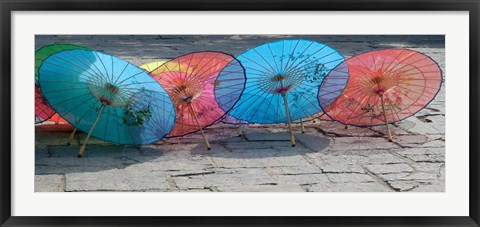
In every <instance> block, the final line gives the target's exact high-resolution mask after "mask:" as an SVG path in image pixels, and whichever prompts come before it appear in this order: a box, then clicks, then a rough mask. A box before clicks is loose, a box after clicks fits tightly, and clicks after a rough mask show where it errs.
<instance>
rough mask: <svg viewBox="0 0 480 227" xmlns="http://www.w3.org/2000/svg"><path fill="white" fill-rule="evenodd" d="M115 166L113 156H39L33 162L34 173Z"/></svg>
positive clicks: (90, 169)
mask: <svg viewBox="0 0 480 227" xmlns="http://www.w3.org/2000/svg"><path fill="white" fill-rule="evenodd" d="M116 168H118V166H117V164H116V162H115V158H114V157H84V158H76V157H75V158H73V157H71V158H41V159H37V160H36V162H35V174H63V173H82V172H97V171H101V170H108V169H116Z"/></svg>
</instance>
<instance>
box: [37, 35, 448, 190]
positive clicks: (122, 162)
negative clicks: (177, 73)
mask: <svg viewBox="0 0 480 227" xmlns="http://www.w3.org/2000/svg"><path fill="white" fill-rule="evenodd" d="M304 37H305V38H308V39H312V40H319V41H321V42H323V43H325V44H327V45H330V46H332V47H334V48H336V49H337V50H339V51H340V53H342V54H344V55H345V56H346V57H350V56H352V55H354V54H360V53H362V52H365V51H370V50H374V49H384V48H395V47H397V48H398V47H402V48H409V49H413V50H417V51H421V52H422V53H425V54H427V55H429V56H430V57H432V58H433V59H434V60H435V61H437V62H438V63H439V65H440V67H441V68H442V70H443V71H444V65H445V62H444V42H443V37H441V36H317V37H309V36H304ZM277 38H279V37H278V36H269V37H265V36H262V37H260V36H190V37H173V36H140V37H138V36H119V37H116V36H37V37H36V41H37V42H36V48H40V47H41V46H43V45H45V44H51V43H72V44H78V45H83V46H86V47H90V48H93V49H96V50H99V51H104V52H107V53H111V54H114V55H117V56H119V57H121V58H124V59H126V60H128V61H130V62H132V63H134V64H138V65H140V64H143V63H148V62H151V61H155V60H158V59H171V58H173V57H175V56H177V55H181V54H186V53H188V52H191V51H201V50H219V51H224V52H227V53H231V54H234V55H235V54H239V53H241V52H243V51H244V50H246V49H248V48H250V47H253V46H255V45H258V44H261V43H264V42H268V41H270V40H274V39H277ZM444 100H445V92H444V87H442V90H441V91H440V92H439V94H438V95H437V97H436V98H435V100H434V101H433V102H431V103H430V104H429V105H428V106H427V108H425V109H424V110H422V111H420V112H419V113H417V114H416V115H415V116H413V117H410V118H407V119H406V120H403V121H401V122H399V123H398V125H397V127H393V126H392V129H393V131H392V133H393V135H394V142H393V143H389V142H388V141H387V140H386V139H385V127H371V128H357V127H349V128H348V129H344V126H343V125H341V124H338V123H335V122H329V121H323V120H318V119H317V120H315V121H310V122H308V123H305V133H304V134H302V133H301V132H300V126H299V125H298V124H297V125H295V126H294V130H295V137H296V139H297V147H291V146H290V142H289V139H288V134H287V133H286V131H287V127H286V125H284V124H278V125H256V124H253V125H249V126H247V127H246V128H245V134H243V135H241V136H239V134H238V128H237V126H233V125H226V124H217V125H214V126H212V127H209V128H207V129H206V130H205V131H206V134H207V136H208V137H209V139H210V141H211V143H212V149H211V150H206V149H205V146H204V144H203V140H202V138H201V137H200V135H199V134H192V135H189V136H185V137H181V138H175V139H169V140H163V141H161V142H159V143H157V144H153V145H148V146H140V147H134V146H118V145H113V144H110V143H106V142H103V141H101V140H98V139H94V138H93V139H91V140H90V141H91V142H90V143H89V144H90V145H89V146H88V148H87V151H86V155H85V156H84V157H83V158H77V157H76V153H77V151H78V149H79V148H80V144H81V143H82V142H83V140H84V139H85V137H86V136H85V134H83V133H78V134H77V135H76V136H75V139H74V143H73V144H72V145H71V146H67V145H66V141H67V138H68V136H69V134H70V132H71V130H72V128H69V127H67V126H62V125H48V124H44V125H41V126H37V127H36V134H35V137H36V138H35V139H36V145H35V147H36V150H35V191H37V192H44V191H54V192H64V191H65V192H82V191H169V192H171V191H174V192H184V191H189V192H190V191H191V192H203V191H205V192H212V191H213V192H217V191H218V192H232V191H249V192H250V191H252V192H257V191H258V192H263V191H268V192H276V191H280V192H443V191H445V102H444Z"/></svg>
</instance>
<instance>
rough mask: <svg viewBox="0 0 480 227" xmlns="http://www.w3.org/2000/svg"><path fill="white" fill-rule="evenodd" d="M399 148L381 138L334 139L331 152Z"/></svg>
mask: <svg viewBox="0 0 480 227" xmlns="http://www.w3.org/2000/svg"><path fill="white" fill-rule="evenodd" d="M394 148H399V146H398V145H396V144H395V143H390V142H388V141H387V139H386V138H381V137H367V136H360V137H335V138H334V139H333V146H332V147H331V150H333V151H337V150H340V151H342V150H375V149H377V150H386V149H394Z"/></svg>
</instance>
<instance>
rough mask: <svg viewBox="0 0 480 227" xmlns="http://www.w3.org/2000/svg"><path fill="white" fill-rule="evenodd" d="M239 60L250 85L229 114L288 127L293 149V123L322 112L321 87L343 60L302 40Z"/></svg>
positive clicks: (251, 52)
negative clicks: (318, 96) (319, 89)
mask: <svg viewBox="0 0 480 227" xmlns="http://www.w3.org/2000/svg"><path fill="white" fill-rule="evenodd" d="M237 59H238V60H239V61H240V62H241V63H242V65H243V66H244V67H245V70H246V75H247V83H246V87H245V91H244V92H243V94H242V97H241V98H240V100H239V101H238V103H237V104H236V105H235V107H234V108H233V109H232V110H231V111H230V113H229V114H230V115H231V116H233V117H235V118H237V119H240V120H244V121H247V122H249V123H260V124H276V123H287V124H288V128H289V133H290V141H291V144H292V146H295V137H294V136H293V132H292V129H291V125H290V123H291V122H292V121H294V120H298V119H301V118H306V117H309V116H311V115H313V114H316V113H318V112H320V111H321V110H322V109H321V107H320V105H319V102H318V98H317V95H318V87H319V86H320V84H321V83H322V81H323V78H325V76H326V75H327V74H328V73H329V72H330V70H331V69H333V68H335V67H336V66H337V65H338V64H340V63H341V62H343V60H344V58H343V56H342V55H341V54H340V53H338V52H337V51H336V50H335V49H333V48H331V47H329V46H327V45H325V44H322V43H319V42H315V41H309V40H303V39H288V40H279V41H275V42H270V43H266V44H263V45H261V46H258V47H255V48H253V49H250V50H248V51H246V52H244V53H242V54H240V55H239V56H238V57H237Z"/></svg>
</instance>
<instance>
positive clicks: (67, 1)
mask: <svg viewBox="0 0 480 227" xmlns="http://www.w3.org/2000/svg"><path fill="white" fill-rule="evenodd" d="M0 8H1V35H0V43H1V52H2V54H1V56H0V58H1V59H0V69H1V72H2V74H1V76H0V84H1V101H0V110H1V111H0V119H1V121H0V128H1V131H0V133H1V136H0V145H1V152H0V173H1V178H0V190H1V195H0V224H1V226H201V225H202V226H478V225H479V223H480V221H479V216H480V213H479V176H480V175H479V167H478V164H479V163H480V159H479V155H478V152H479V144H480V140H479V139H478V138H479V129H480V124H479V121H478V114H479V113H480V111H479V107H480V106H479V88H480V86H479V85H480V84H479V82H480V81H479V75H480V72H479V67H478V65H479V63H480V62H479V58H478V55H479V49H478V41H479V39H478V31H479V29H478V26H479V23H478V22H479V17H478V15H479V12H480V8H479V1H478V0H418V1H415V0H392V1H385V0H358V1H355V0H337V1H334V0H299V1H294V0H259V1H254V0H245V1H241V0H233V1H227V0H199V1H195V0H176V1H174V0H142V1H134V0H63V1H61V0H37V1H35V0H1V1H0ZM46 10H49V11H61V10H62V11H63V10H66V11H130V10H131V11H157V10H160V11H162V10H168V11H171V10H184V11H185V10H186V11H197V10H214V11H216V10H222V11H223V10H226V11H233V10H253V11H259V10H266V11H277V10H280V11H290V10H296V11H303V10H308V11H312V10H318V11H468V12H469V42H470V44H469V45H470V50H469V59H470V63H469V72H470V75H469V80H470V81H469V83H470V85H469V86H470V87H469V88H470V102H469V109H470V112H469V116H470V118H469V119H470V129H469V130H470V131H469V133H470V138H469V139H470V144H469V148H470V150H469V164H470V170H469V174H470V178H469V183H470V184H469V185H470V186H469V187H470V188H469V198H470V202H469V215H468V216H463V217H445V216H444V217H425V216H423V217H393V216H392V217H375V216H370V217H311V216H306V217H23V216H22V217H19V216H12V214H11V206H12V201H11V193H12V191H11V180H12V179H11V152H12V150H11V148H12V144H11V135H10V133H11V129H12V128H11V127H12V126H11V119H12V113H11V107H12V102H11V94H12V93H11V62H12V60H11V54H12V49H11V41H12V40H11V34H12V29H11V22H12V20H11V13H12V12H13V11H46ZM457 133H458V132H457ZM451 209H455V208H453V207H452V208H451Z"/></svg>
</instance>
